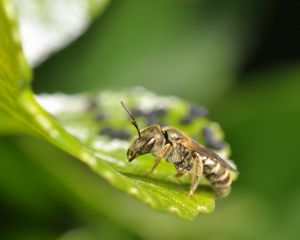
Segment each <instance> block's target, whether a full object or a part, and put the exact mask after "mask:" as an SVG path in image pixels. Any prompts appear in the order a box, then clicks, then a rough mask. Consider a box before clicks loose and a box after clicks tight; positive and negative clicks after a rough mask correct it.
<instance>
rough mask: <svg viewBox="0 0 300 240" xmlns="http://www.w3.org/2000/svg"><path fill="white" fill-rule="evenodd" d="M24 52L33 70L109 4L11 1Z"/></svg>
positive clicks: (98, 0)
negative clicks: (17, 19) (17, 20)
mask: <svg viewBox="0 0 300 240" xmlns="http://www.w3.org/2000/svg"><path fill="white" fill-rule="evenodd" d="M13 3H14V5H15V7H16V9H17V13H18V17H19V22H20V32H21V38H22V42H23V44H24V52H25V55H26V57H27V59H28V60H29V62H30V63H31V65H32V66H35V65H37V64H39V63H41V62H42V61H44V60H45V59H46V58H48V57H49V56H50V55H51V54H52V53H53V52H56V51H58V50H60V49H62V48H63V47H65V46H66V45H68V44H69V43H70V42H72V41H73V40H75V39H76V38H78V37H79V36H80V35H81V34H82V33H83V32H85V30H86V29H87V28H88V26H89V25H90V24H91V22H92V20H93V18H95V17H96V16H97V15H99V14H100V13H102V12H103V11H104V10H105V8H106V6H107V5H108V3H109V0H76V1H74V0H73V1H69V0H25V1H24V0H13Z"/></svg>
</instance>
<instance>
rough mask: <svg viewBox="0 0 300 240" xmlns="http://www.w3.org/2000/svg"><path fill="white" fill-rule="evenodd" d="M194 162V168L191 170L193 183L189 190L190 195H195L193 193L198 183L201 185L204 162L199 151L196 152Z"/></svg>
mask: <svg viewBox="0 0 300 240" xmlns="http://www.w3.org/2000/svg"><path fill="white" fill-rule="evenodd" d="M193 157H194V164H193V169H192V172H191V175H192V183H191V187H190V191H189V197H191V196H192V195H193V193H194V192H195V191H196V189H197V187H198V185H199V180H200V178H201V176H202V173H203V162H202V160H201V159H200V156H199V154H198V153H194V155H193Z"/></svg>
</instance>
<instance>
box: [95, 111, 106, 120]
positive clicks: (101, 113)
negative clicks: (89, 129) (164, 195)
mask: <svg viewBox="0 0 300 240" xmlns="http://www.w3.org/2000/svg"><path fill="white" fill-rule="evenodd" d="M104 119H105V114H104V113H103V112H98V113H96V115H95V120H96V121H102V120H104Z"/></svg>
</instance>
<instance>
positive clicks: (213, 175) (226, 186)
mask: <svg viewBox="0 0 300 240" xmlns="http://www.w3.org/2000/svg"><path fill="white" fill-rule="evenodd" d="M203 166H204V170H203V173H204V176H205V177H206V178H207V179H208V181H209V182H210V183H211V184H212V186H213V188H214V190H215V192H216V194H217V196H218V197H226V196H227V195H228V194H229V193H230V190H231V182H232V179H231V176H230V173H229V170H228V169H227V168H226V167H225V166H223V165H221V164H220V163H219V162H217V161H215V160H211V159H209V158H206V159H203Z"/></svg>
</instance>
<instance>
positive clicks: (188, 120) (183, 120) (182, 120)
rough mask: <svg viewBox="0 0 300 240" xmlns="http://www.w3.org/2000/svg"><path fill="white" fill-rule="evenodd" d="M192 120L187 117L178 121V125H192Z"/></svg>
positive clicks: (190, 117) (192, 118)
mask: <svg viewBox="0 0 300 240" xmlns="http://www.w3.org/2000/svg"><path fill="white" fill-rule="evenodd" d="M193 120H194V117H192V116H190V115H187V116H185V117H183V118H181V119H180V124H184V125H186V124H190V123H192V121H193Z"/></svg>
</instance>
